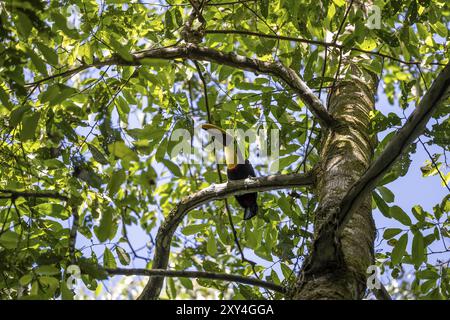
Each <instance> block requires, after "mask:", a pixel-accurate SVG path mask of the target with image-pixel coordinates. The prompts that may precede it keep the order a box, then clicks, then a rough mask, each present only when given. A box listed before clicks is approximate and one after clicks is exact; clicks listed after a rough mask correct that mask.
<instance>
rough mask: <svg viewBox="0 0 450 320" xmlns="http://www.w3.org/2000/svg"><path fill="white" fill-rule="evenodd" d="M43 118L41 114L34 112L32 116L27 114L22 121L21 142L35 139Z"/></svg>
mask: <svg viewBox="0 0 450 320" xmlns="http://www.w3.org/2000/svg"><path fill="white" fill-rule="evenodd" d="M40 117H41V113H40V112H34V113H32V114H27V115H25V117H24V118H23V119H22V130H21V131H20V140H22V141H26V140H31V139H34V138H35V135H36V129H37V125H38V122H39V118H40Z"/></svg>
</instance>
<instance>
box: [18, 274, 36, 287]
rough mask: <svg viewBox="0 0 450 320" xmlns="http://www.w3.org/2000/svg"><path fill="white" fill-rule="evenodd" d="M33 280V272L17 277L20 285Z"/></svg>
mask: <svg viewBox="0 0 450 320" xmlns="http://www.w3.org/2000/svg"><path fill="white" fill-rule="evenodd" d="M32 280H33V274H31V273H27V274H26V275H24V276H22V277H21V278H20V279H19V283H20V285H21V286H26V285H27V284H29V283H30V282H31V281H32Z"/></svg>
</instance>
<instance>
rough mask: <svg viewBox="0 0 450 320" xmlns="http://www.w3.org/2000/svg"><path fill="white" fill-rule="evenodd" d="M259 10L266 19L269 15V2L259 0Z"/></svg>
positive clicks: (267, 0)
mask: <svg viewBox="0 0 450 320" xmlns="http://www.w3.org/2000/svg"><path fill="white" fill-rule="evenodd" d="M259 10H260V11H261V15H262V16H263V17H264V18H267V16H268V15H269V0H259Z"/></svg>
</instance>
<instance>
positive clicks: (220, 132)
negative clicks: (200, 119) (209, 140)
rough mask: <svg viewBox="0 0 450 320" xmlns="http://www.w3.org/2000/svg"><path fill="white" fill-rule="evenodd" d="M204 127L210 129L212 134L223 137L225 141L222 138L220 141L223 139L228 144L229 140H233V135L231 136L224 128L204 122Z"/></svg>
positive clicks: (209, 131)
mask: <svg viewBox="0 0 450 320" xmlns="http://www.w3.org/2000/svg"><path fill="white" fill-rule="evenodd" d="M202 129H203V130H206V131H208V133H209V134H211V135H212V136H214V137H216V138H219V139H223V141H222V140H220V141H222V143H223V144H224V145H225V144H227V143H228V142H229V141H232V139H233V137H232V136H230V135H229V134H228V133H227V132H226V131H225V130H224V129H222V128H221V127H218V126H216V125H214V124H211V123H204V124H202Z"/></svg>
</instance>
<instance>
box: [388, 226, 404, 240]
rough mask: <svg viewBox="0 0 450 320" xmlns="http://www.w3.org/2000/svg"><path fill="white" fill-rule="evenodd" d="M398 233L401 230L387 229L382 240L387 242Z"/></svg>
mask: <svg viewBox="0 0 450 320" xmlns="http://www.w3.org/2000/svg"><path fill="white" fill-rule="evenodd" d="M400 232H402V229H397V228H392V229H391V228H388V229H386V230H384V233H383V238H384V239H386V240H389V239H391V238H393V237H395V236H396V235H398V234H399V233H400Z"/></svg>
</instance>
